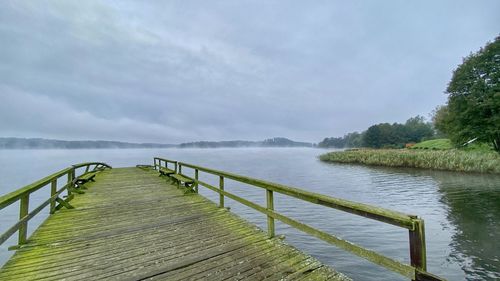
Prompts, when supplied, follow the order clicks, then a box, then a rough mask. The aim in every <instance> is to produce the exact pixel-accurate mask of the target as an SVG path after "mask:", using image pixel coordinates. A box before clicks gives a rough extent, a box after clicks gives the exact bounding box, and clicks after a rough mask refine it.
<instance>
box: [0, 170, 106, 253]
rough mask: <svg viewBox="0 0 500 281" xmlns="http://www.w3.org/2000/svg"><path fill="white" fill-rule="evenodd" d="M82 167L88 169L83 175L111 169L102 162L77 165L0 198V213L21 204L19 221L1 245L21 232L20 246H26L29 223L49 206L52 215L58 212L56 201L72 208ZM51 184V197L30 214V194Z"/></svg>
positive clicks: (0, 237)
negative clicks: (73, 191)
mask: <svg viewBox="0 0 500 281" xmlns="http://www.w3.org/2000/svg"><path fill="white" fill-rule="evenodd" d="M91 166H94V168H93V169H92V170H91V171H89V169H90V167H91ZM82 167H86V169H85V171H84V172H83V173H82V175H84V174H86V173H89V172H95V171H99V170H101V168H111V166H109V165H108V164H106V163H102V162H86V163H80V164H75V165H72V166H70V167H68V168H64V169H62V170H60V171H58V172H56V173H54V174H52V175H49V176H46V177H44V178H42V179H40V180H38V181H35V182H33V183H31V184H28V185H26V186H24V187H22V188H19V189H17V190H15V191H12V192H10V193H7V194H5V195H2V196H0V211H1V210H3V209H4V208H5V207H7V206H9V205H11V204H13V203H15V202H17V201H20V202H21V203H20V209H19V221H17V222H16V223H15V224H14V226H12V227H10V228H9V229H7V231H5V232H4V233H3V234H1V235H0V245H1V244H3V243H4V242H5V241H6V240H7V239H8V238H9V237H10V236H12V235H13V234H14V233H16V232H18V231H19V239H18V245H22V244H24V243H25V242H26V239H27V229H28V221H29V220H30V219H31V218H33V217H34V216H35V215H37V214H38V213H39V212H40V211H41V210H43V209H44V208H45V207H46V206H48V205H49V204H50V207H51V213H53V212H54V211H55V210H57V207H56V206H55V204H56V201H57V202H59V203H60V204H61V205H64V206H67V207H70V206H71V205H69V203H68V201H69V200H71V198H72V196H73V195H72V194H71V190H70V187H71V186H74V184H75V182H74V181H73V180H74V179H75V178H76V177H75V171H76V170H77V169H79V168H82ZM65 175H67V176H68V178H67V182H66V184H65V185H64V186H63V187H61V188H60V189H59V190H57V180H58V179H59V178H60V177H62V176H65ZM49 183H50V185H51V195H50V197H49V198H48V199H47V200H46V201H44V202H43V203H42V204H40V205H39V206H38V207H36V208H34V209H33V210H32V211H31V212H29V197H30V194H31V193H33V192H35V191H37V190H39V189H40V188H42V187H45V186H47V185H48V184H49ZM65 190H67V191H68V198H67V199H66V200H62V199H60V198H59V195H60V194H61V193H62V192H63V191H65Z"/></svg>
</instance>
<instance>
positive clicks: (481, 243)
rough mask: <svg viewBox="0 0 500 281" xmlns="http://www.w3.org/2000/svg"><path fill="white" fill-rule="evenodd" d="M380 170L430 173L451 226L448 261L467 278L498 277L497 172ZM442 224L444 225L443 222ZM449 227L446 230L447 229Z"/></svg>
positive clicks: (499, 208)
mask: <svg viewBox="0 0 500 281" xmlns="http://www.w3.org/2000/svg"><path fill="white" fill-rule="evenodd" d="M376 169H377V170H381V171H384V172H391V173H394V172H396V173H405V174H411V175H415V176H417V177H420V178H426V177H430V178H432V179H433V180H434V181H435V182H436V183H437V187H438V192H439V194H440V195H441V198H440V202H442V203H443V204H445V205H446V207H447V208H446V211H447V214H446V218H447V220H448V222H449V224H450V225H451V226H452V227H453V228H454V229H453V231H452V232H451V233H452V236H451V242H450V244H449V247H450V253H449V256H448V262H451V263H458V264H459V265H460V267H461V269H462V270H463V271H464V272H465V275H466V279H467V280H498V279H500V243H498V242H497V240H498V238H500V222H499V218H500V176H497V175H482V174H461V173H455V172H441V171H425V170H413V169H386V168H376ZM443 228H447V227H446V226H445V225H443ZM448 231H449V230H448Z"/></svg>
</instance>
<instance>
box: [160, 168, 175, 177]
mask: <svg viewBox="0 0 500 281" xmlns="http://www.w3.org/2000/svg"><path fill="white" fill-rule="evenodd" d="M159 172H160V176H169V175H172V174H175V171H174V170H171V169H169V168H164V167H162V168H160V170H159Z"/></svg>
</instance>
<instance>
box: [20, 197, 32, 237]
mask: <svg viewBox="0 0 500 281" xmlns="http://www.w3.org/2000/svg"><path fill="white" fill-rule="evenodd" d="M29 205H30V195H29V193H28V194H25V195H23V196H22V197H21V203H20V205H19V206H20V208H19V219H20V220H21V219H23V218H24V217H25V216H26V215H28V211H29ZM27 235H28V221H25V222H23V223H22V224H21V226H20V227H19V239H18V242H17V244H18V245H22V244H25V243H26V237H27Z"/></svg>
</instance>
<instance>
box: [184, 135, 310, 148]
mask: <svg viewBox="0 0 500 281" xmlns="http://www.w3.org/2000/svg"><path fill="white" fill-rule="evenodd" d="M312 146H313V144H312V143H309V142H297V141H293V140H290V139H287V138H282V137H275V138H270V139H266V140H263V141H242V140H234V141H196V142H186V143H181V144H179V147H180V148H219V147H312Z"/></svg>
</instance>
